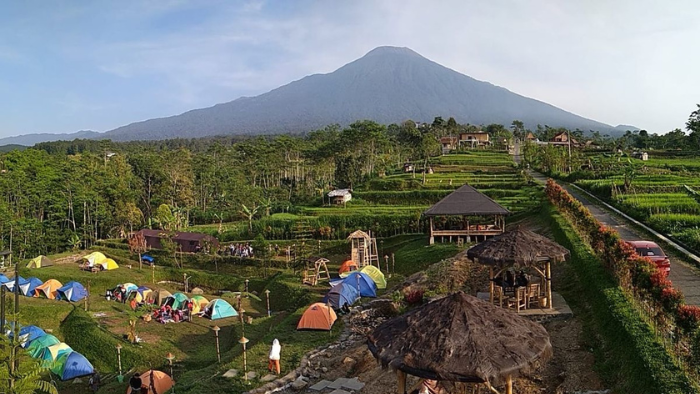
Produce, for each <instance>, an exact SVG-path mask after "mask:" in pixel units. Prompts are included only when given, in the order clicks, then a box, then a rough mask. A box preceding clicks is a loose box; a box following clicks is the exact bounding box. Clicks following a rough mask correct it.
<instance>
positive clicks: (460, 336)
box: [367, 291, 552, 384]
mask: <svg viewBox="0 0 700 394" xmlns="http://www.w3.org/2000/svg"><path fill="white" fill-rule="evenodd" d="M367 343H368V346H369V350H370V351H371V352H372V354H373V355H374V356H375V357H376V358H377V359H378V360H379V361H380V362H381V363H382V365H384V366H391V367H392V368H395V369H399V370H401V371H403V372H406V373H408V374H411V375H414V376H418V377H421V378H425V379H433V380H446V381H456V382H472V383H483V382H490V383H491V384H497V383H498V382H500V381H501V379H504V378H507V377H515V376H517V375H519V374H520V373H521V372H526V371H528V370H529V369H530V368H531V367H532V366H534V364H535V363H536V362H538V361H544V360H546V359H548V358H549V357H550V356H551V354H552V345H551V344H550V341H549V334H548V333H547V331H546V330H545V329H544V327H542V326H541V325H539V324H537V323H535V322H532V321H530V320H527V319H525V318H522V317H520V316H518V315H516V314H514V313H512V312H510V311H507V310H505V309H502V308H499V307H497V306H494V305H492V304H489V303H487V302H484V301H481V300H479V299H477V298H476V297H472V296H470V295H467V294H465V293H464V292H461V291H460V292H457V293H453V294H450V295H448V296H447V297H445V298H442V299H440V300H438V301H434V302H431V303H429V304H426V305H423V306H421V307H419V308H417V309H414V310H412V311H410V312H408V313H406V314H404V315H402V316H399V317H396V318H393V319H391V320H387V321H385V322H384V323H382V324H380V325H379V326H378V327H377V328H376V329H375V330H374V331H373V332H372V333H371V334H370V335H369V336H368V339H367Z"/></svg>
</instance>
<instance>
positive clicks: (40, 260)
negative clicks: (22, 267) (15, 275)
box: [27, 255, 53, 268]
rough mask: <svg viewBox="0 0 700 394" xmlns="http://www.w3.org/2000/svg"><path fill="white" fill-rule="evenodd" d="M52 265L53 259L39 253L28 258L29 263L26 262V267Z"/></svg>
mask: <svg viewBox="0 0 700 394" xmlns="http://www.w3.org/2000/svg"><path fill="white" fill-rule="evenodd" d="M52 265H53V261H52V260H51V259H50V258H48V257H46V256H44V255H40V256H37V257H35V258H33V259H31V260H29V263H27V268H43V267H50V266H52Z"/></svg>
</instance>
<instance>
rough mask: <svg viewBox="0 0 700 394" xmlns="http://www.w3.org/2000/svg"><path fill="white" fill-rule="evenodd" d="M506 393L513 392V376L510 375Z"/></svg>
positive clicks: (507, 380) (507, 379)
mask: <svg viewBox="0 0 700 394" xmlns="http://www.w3.org/2000/svg"><path fill="white" fill-rule="evenodd" d="M506 394H513V378H512V377H510V376H508V377H507V378H506Z"/></svg>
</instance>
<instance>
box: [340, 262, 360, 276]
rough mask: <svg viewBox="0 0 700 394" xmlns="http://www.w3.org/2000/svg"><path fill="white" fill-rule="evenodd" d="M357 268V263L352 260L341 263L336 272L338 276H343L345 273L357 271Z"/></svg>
mask: <svg viewBox="0 0 700 394" xmlns="http://www.w3.org/2000/svg"><path fill="white" fill-rule="evenodd" d="M358 269H359V268H358V267H357V263H355V262H354V261H352V260H345V261H343V264H341V265H340V269H339V270H338V273H339V274H343V273H345V272H350V271H357V270H358Z"/></svg>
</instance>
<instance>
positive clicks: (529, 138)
mask: <svg viewBox="0 0 700 394" xmlns="http://www.w3.org/2000/svg"><path fill="white" fill-rule="evenodd" d="M525 141H531V142H534V141H537V137H535V135H534V134H533V133H532V131H528V132H527V135H526V136H525Z"/></svg>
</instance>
